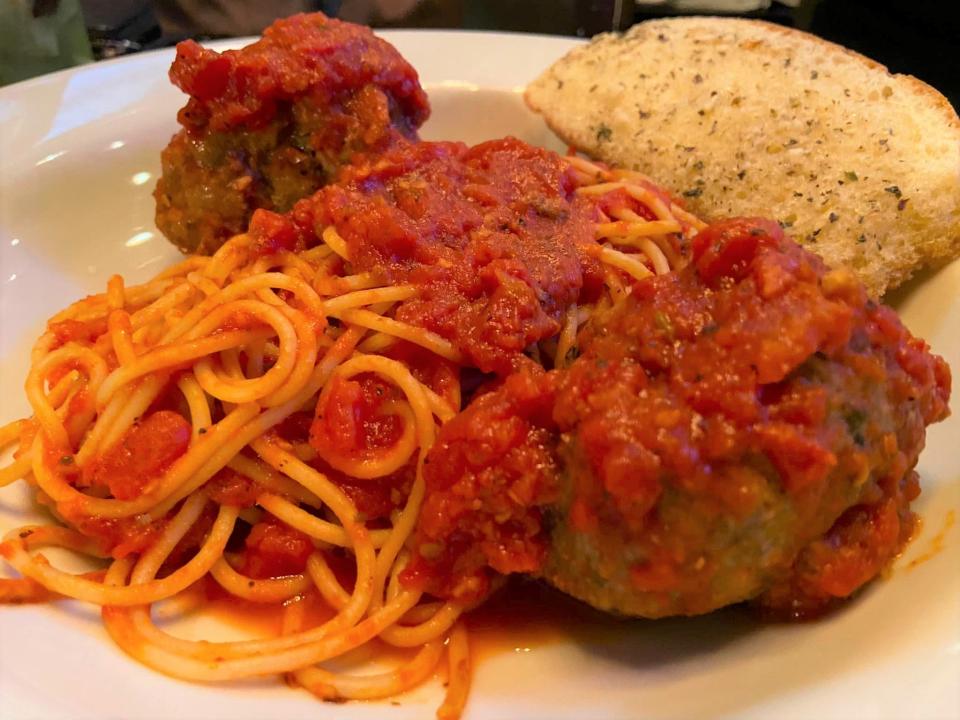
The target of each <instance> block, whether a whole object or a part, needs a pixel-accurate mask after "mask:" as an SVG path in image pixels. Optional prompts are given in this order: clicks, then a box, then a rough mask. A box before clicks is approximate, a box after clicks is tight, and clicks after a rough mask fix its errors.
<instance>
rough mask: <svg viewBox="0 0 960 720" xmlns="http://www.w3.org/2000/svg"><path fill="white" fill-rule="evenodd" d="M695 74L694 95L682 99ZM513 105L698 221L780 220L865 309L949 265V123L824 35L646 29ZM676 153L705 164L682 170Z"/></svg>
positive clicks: (958, 148)
mask: <svg viewBox="0 0 960 720" xmlns="http://www.w3.org/2000/svg"><path fill="white" fill-rule="evenodd" d="M791 62H792V65H791ZM781 66H782V67H781ZM694 72H696V73H697V74H696V75H695V76H694V78H695V81H696V82H701V81H702V84H700V85H697V86H692V85H686V86H682V85H681V83H680V81H681V80H682V79H689V77H690V76H691V75H693V73H694ZM701 73H702V74H703V78H701ZM763 83H767V84H766V85H763ZM706 88H709V89H710V90H711V91H712V95H710V96H708V95H707V94H706V93H705V89H706ZM594 91H595V92H594ZM740 95H742V96H743V97H736V96H740ZM714 96H716V98H717V103H716V105H715V106H714V107H711V106H710V103H709V102H705V98H706V99H713V97H714ZM524 97H525V100H526V102H527V104H528V105H529V107H530V108H531V109H532V110H534V111H535V112H538V113H540V114H541V115H542V116H543V117H544V120H545V121H546V123H547V125H548V126H549V127H550V129H551V130H552V131H553V132H554V133H555V134H557V135H558V136H559V137H560V138H561V139H562V140H564V142H566V143H567V144H569V145H571V146H573V147H575V148H577V149H578V150H581V151H583V152H586V153H587V154H589V155H592V156H594V157H597V158H599V159H601V160H604V161H607V162H610V163H613V164H617V165H623V166H627V167H633V168H635V169H638V170H642V171H644V172H647V173H649V174H651V175H653V176H655V177H656V179H657V180H658V181H659V182H661V183H663V184H665V185H666V186H667V187H671V188H672V189H674V190H675V191H677V192H678V193H680V194H683V195H685V196H686V197H685V201H686V202H687V204H688V206H689V207H690V208H691V209H692V210H693V211H694V212H697V213H699V214H701V215H704V216H706V217H708V218H709V217H719V216H724V215H739V214H762V215H767V216H770V217H774V218H777V219H778V220H781V222H782V223H783V224H785V225H786V226H787V229H788V232H791V233H792V234H793V235H794V237H795V239H797V240H798V241H800V242H803V243H804V244H806V245H808V247H809V248H810V249H811V250H813V251H815V252H818V253H820V254H821V255H822V256H823V257H824V258H825V259H826V260H827V261H828V262H829V263H831V264H833V265H840V264H844V265H849V266H851V267H852V268H853V269H854V270H856V271H857V272H858V273H859V275H860V276H861V278H862V279H863V280H864V282H865V284H866V285H867V287H868V289H869V290H870V291H871V292H872V293H873V294H875V295H877V296H879V295H882V294H883V293H884V292H885V291H886V290H887V289H889V288H892V287H895V286H896V285H898V284H900V283H902V282H903V281H905V280H907V279H908V278H909V277H910V276H911V275H913V274H914V273H915V272H916V271H917V270H918V269H919V268H921V267H923V266H925V265H935V264H939V263H942V262H944V261H947V260H949V259H952V258H954V257H956V256H957V255H960V118H958V116H957V113H956V111H955V110H954V109H953V107H952V106H951V105H950V103H949V101H948V100H947V99H946V98H945V97H944V96H943V95H942V94H941V93H939V92H938V91H937V90H935V89H934V88H932V87H930V86H929V85H927V84H926V83H924V82H922V81H921V80H919V79H917V78H915V77H913V76H911V75H900V74H893V73H890V72H889V70H888V69H887V68H886V67H885V66H884V65H882V64H880V63H878V62H876V61H874V60H872V59H870V58H868V57H866V56H864V55H861V54H860V53H857V52H855V51H853V50H849V49H847V48H844V47H842V46H840V45H837V44H835V43H832V42H830V41H827V40H823V39H822V38H818V37H816V36H813V35H810V34H808V33H805V32H802V31H799V30H795V29H792V28H786V27H782V26H779V25H775V24H772V23H768V22H764V21H760V20H746V19H734V18H718V17H685V18H672V19H667V20H652V21H648V22H645V23H640V24H639V25H636V26H634V28H632V29H631V30H630V31H628V32H627V33H625V34H624V35H615V34H605V35H602V36H598V37H597V38H595V39H594V40H593V41H591V42H590V43H588V44H585V45H582V46H579V47H577V48H575V49H573V50H572V51H571V52H570V53H568V54H567V56H565V57H564V58H562V59H560V60H558V61H557V62H556V63H554V65H553V66H551V67H550V68H549V69H548V70H547V71H546V72H544V73H543V75H541V77H540V78H538V79H537V80H536V81H534V82H533V83H531V85H530V86H529V87H528V88H527V90H526V92H525V95H524ZM788 97H789V104H790V107H789V108H786V107H785V106H784V103H785V100H786V99H787V98H788ZM798 98H799V100H797V99H798ZM741 99H742V100H743V101H744V102H743V104H742V106H740V105H739V104H738V103H737V100H741ZM698 102H699V103H703V105H704V107H706V108H707V109H706V111H704V110H700V111H699V112H700V116H705V118H702V117H698V115H697V114H696V110H695V108H694V107H693V106H692V103H698ZM794 103H796V104H794ZM631 107H635V108H637V109H640V116H641V118H642V117H643V115H644V112H643V109H644V108H646V109H647V110H650V111H651V113H652V115H653V117H652V118H651V119H650V120H649V121H647V122H646V123H644V122H642V120H641V119H636V117H635V116H633V115H630V114H629V113H628V112H627V109H628V108H631ZM707 120H710V122H707ZM711 123H712V125H711ZM747 126H749V127H750V131H749V132H748V131H745V130H743V127H747ZM798 128H799V130H798ZM811 128H812V130H811ZM715 132H716V135H715V136H714V133H715ZM800 133H804V134H800ZM888 135H889V137H888ZM720 138H722V140H721V139H720ZM767 140H769V144H768V145H767V146H766V148H765V147H764V146H763V142H764V141H767ZM787 143H795V144H796V145H797V147H790V146H789V145H786V144H787ZM814 143H816V144H814ZM781 145H786V147H785V148H781V147H780V146H781ZM681 146H683V147H684V148H690V149H694V150H698V151H702V152H703V153H704V154H703V155H701V156H700V157H699V158H698V159H697V160H696V161H691V157H692V156H690V155H686V154H685V153H684V152H683V151H682V150H680V149H678V148H681ZM784 150H786V152H784ZM795 153H799V154H795ZM693 166H697V167H700V168H701V169H700V170H698V171H696V172H695V171H694V170H693V169H692V167H693ZM741 166H742V169H740V172H741V173H747V174H748V180H747V182H745V183H743V184H741V185H737V178H738V177H739V178H740V180H743V179H744V177H743V175H739V174H737V173H736V172H734V171H735V169H736V168H740V167H741ZM845 178H849V179H850V180H849V181H847V182H845ZM764 180H766V182H764ZM694 182H696V183H699V184H698V185H696V186H694V185H692V183H694ZM788 190H789V191H790V193H789V194H788V193H787V191H788ZM744 195H745V196H744Z"/></svg>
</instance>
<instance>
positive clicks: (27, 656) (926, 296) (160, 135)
mask: <svg viewBox="0 0 960 720" xmlns="http://www.w3.org/2000/svg"><path fill="white" fill-rule="evenodd" d="M384 36H385V37H387V38H388V39H389V40H390V41H391V42H393V43H394V44H395V45H396V46H397V47H398V49H399V50H400V51H401V52H402V53H403V54H404V55H405V56H406V58H407V59H408V60H410V61H411V63H412V64H413V65H414V66H415V67H416V68H417V69H418V70H419V72H420V74H421V79H422V81H423V83H424V85H425V86H426V87H427V89H428V91H429V92H430V96H431V101H432V103H433V117H432V118H431V120H430V121H429V123H428V124H427V126H426V127H425V129H424V135H425V136H426V137H427V138H435V139H436V138H445V139H456V138H459V139H463V140H467V141H471V142H475V141H479V140H482V139H487V138H492V137H497V136H501V135H505V134H514V135H517V136H519V137H521V138H523V139H525V140H528V141H530V142H533V143H539V144H549V145H552V146H553V147H555V148H556V147H559V144H558V143H557V141H556V140H555V139H553V138H552V137H551V136H550V134H549V132H548V131H547V130H546V128H545V127H544V125H543V124H542V123H541V121H540V120H539V119H537V118H536V117H534V116H532V115H531V114H530V113H529V112H528V111H527V110H526V109H525V108H524V106H523V103H522V101H521V98H520V95H519V90H520V89H521V88H522V86H523V85H524V84H525V83H526V82H528V81H529V80H531V79H532V78H533V77H535V76H536V75H537V74H538V73H539V72H540V71H541V70H542V69H543V68H545V67H546V66H547V65H548V64H549V63H550V62H552V61H553V60H554V59H556V58H557V57H559V56H560V55H561V54H562V53H563V52H565V51H566V50H567V49H569V48H570V47H571V45H572V43H573V41H571V40H565V39H560V38H545V37H534V36H520V35H504V34H488V33H482V34H481V33H450V32H391V33H384ZM234 44H236V43H234ZM172 58H173V51H172V50H166V51H162V52H157V53H147V54H144V55H139V56H134V57H132V58H129V59H122V60H117V61H112V62H106V63H101V64H98V65H95V66H87V67H83V68H79V69H76V70H73V71H67V72H62V73H58V74H55V75H51V76H47V77H44V78H40V79H38V80H34V81H31V82H27V83H23V84H20V85H15V86H13V87H10V88H7V89H4V90H0V387H2V391H0V422H3V421H6V420H10V419H12V418H14V417H18V416H21V415H23V414H25V413H26V412H27V404H26V401H25V400H24V398H23V393H22V390H21V388H22V385H23V379H24V377H25V375H26V368H27V352H28V348H29V346H30V343H31V342H32V340H33V339H34V338H35V337H36V335H37V334H38V333H39V331H40V330H41V329H42V327H43V323H44V320H45V319H46V318H47V317H48V316H49V315H51V314H52V313H54V312H55V311H56V310H58V309H60V308H61V307H63V306H65V305H66V304H68V303H69V302H71V301H72V300H74V299H76V298H78V297H80V296H82V295H84V294H87V293H92V292H99V291H102V289H103V288H104V283H105V282H106V280H107V278H108V277H109V275H110V274H112V273H115V272H120V273H122V274H124V275H125V276H126V277H127V279H128V280H131V281H140V280H143V279H146V278H147V277H148V276H150V275H152V274H153V273H155V272H157V271H158V270H160V269H161V268H163V267H164V266H165V265H167V264H168V263H170V262H171V261H173V260H174V259H175V258H176V257H177V253H176V252H175V251H174V250H173V249H172V248H171V247H170V246H169V245H168V244H167V243H166V241H164V240H163V238H162V237H160V236H159V234H158V233H157V232H156V228H155V227H154V225H153V200H152V198H151V195H150V193H151V191H152V189H153V184H154V182H155V180H156V174H157V172H158V169H159V153H160V150H161V148H162V147H163V146H164V145H165V144H166V142H167V140H168V139H169V137H170V135H171V133H173V132H174V130H175V127H176V126H175V114H176V110H177V109H178V108H179V107H180V105H181V104H182V103H183V97H182V96H181V95H180V94H179V93H178V91H177V90H176V89H174V88H173V87H172V86H171V85H170V84H169V82H168V81H167V77H166V71H167V67H168V66H169V64H170V61H171V60H172ZM898 304H899V307H900V309H901V310H902V311H903V315H904V318H905V320H906V322H907V324H908V325H909V326H910V327H911V328H912V329H913V330H914V332H916V333H918V334H920V335H921V336H923V337H925V338H926V339H927V340H929V342H930V343H931V345H932V346H933V348H934V350H936V351H937V352H939V353H941V354H943V355H944V356H945V357H946V358H947V359H948V361H949V362H950V363H951V364H952V365H953V367H954V368H955V369H960V263H954V264H953V265H952V266H949V267H947V268H945V269H943V270H941V271H940V272H938V273H933V274H928V275H927V276H926V277H925V278H924V279H923V281H922V282H919V283H914V284H913V285H912V286H911V287H910V288H908V289H907V290H906V291H905V292H902V293H900V295H899V296H898ZM955 405H956V401H955ZM958 440H960V416H957V417H954V418H952V419H951V420H948V421H947V422H945V423H942V424H940V425H937V426H935V427H934V428H932V429H931V431H930V433H929V436H928V441H929V442H928V447H927V450H926V451H925V452H924V454H923V455H922V457H921V459H920V467H919V470H920V474H921V476H922V479H923V487H924V490H923V495H922V496H921V498H920V500H919V501H918V503H917V508H918V510H919V511H920V513H921V514H922V516H923V519H924V525H923V531H922V533H921V534H920V536H919V537H918V538H917V540H916V541H915V542H914V543H913V544H912V545H911V546H910V548H909V549H908V551H907V553H906V555H905V557H904V558H902V559H901V561H900V562H898V563H897V566H896V569H895V570H894V571H893V573H892V575H891V577H890V578H889V579H888V580H887V581H885V582H880V583H877V584H875V585H874V586H873V587H871V588H870V589H869V590H868V591H867V592H866V593H864V594H863V596H861V597H860V598H859V599H857V600H856V601H855V602H854V603H852V604H851V605H850V606H849V607H847V608H846V609H845V610H843V611H842V612H839V613H837V614H835V615H833V616H831V617H829V618H827V619H825V620H822V621H819V622H816V623H811V624H805V625H795V626H782V625H764V624H760V623H757V622H755V621H753V620H752V619H751V618H750V617H749V616H746V615H744V614H742V613H738V612H736V611H728V612H724V613H719V614H716V615H712V616H709V617H705V618H698V619H693V620H669V621H661V622H635V623H621V624H616V625H613V624H611V626H609V627H606V628H602V627H601V628H597V627H596V626H595V625H589V626H584V625H583V624H582V623H579V622H573V621H571V624H570V626H569V627H566V628H565V627H560V628H559V629H558V633H559V634H558V638H557V639H555V640H554V641H552V642H549V643H541V644H539V645H538V644H534V645H533V646H531V647H529V648H527V647H526V645H525V643H526V642H527V640H528V639H529V636H528V634H526V633H525V631H524V629H523V628H520V627H518V628H515V629H514V632H516V637H517V641H518V642H517V648H515V650H514V651H512V652H511V651H507V652H501V653H498V654H493V655H488V656H486V657H485V658H484V659H483V660H482V662H481V663H480V664H479V667H478V668H477V670H476V675H475V684H474V691H473V694H472V698H471V701H470V705H469V708H468V713H467V716H468V718H519V717H524V718H543V719H544V720H547V719H549V720H559V719H561V718H591V719H593V718H615V719H617V720H620V719H625V718H635V717H641V716H642V717H644V718H678V719H679V718H718V717H738V718H771V717H776V718H803V719H807V718H820V719H824V720H828V719H830V718H838V719H839V718H843V719H844V720H846V719H848V718H889V719H890V720H894V719H896V720H899V719H900V718H907V717H910V718H957V717H960V572H958V568H960V536H958V533H960V531H958V528H957V527H952V528H948V527H947V526H948V521H947V516H948V513H949V512H951V511H952V510H953V509H954V508H956V507H957V506H958V505H960V454H958V453H957V443H958ZM25 500H26V497H25V494H24V493H23V492H22V490H21V489H18V488H16V487H11V488H6V489H4V490H3V491H2V492H0V529H6V528H7V527H9V526H11V525H13V524H16V523H19V522H22V520H21V519H19V518H17V517H16V516H15V512H16V511H18V510H19V509H22V508H23V507H24V503H25ZM938 542H939V543H940V544H941V545H942V549H941V550H940V551H939V552H934V551H935V550H936V547H937V546H938V545H937V543H938ZM925 554H932V557H931V558H930V559H928V560H926V561H924V562H922V563H920V564H918V565H917V566H916V567H913V568H912V569H911V568H910V564H911V560H912V559H915V558H919V557H921V556H923V555H925ZM611 628H612V629H611ZM594 630H597V632H598V633H599V634H592V633H593V631H594ZM439 697H440V689H439V688H438V687H437V686H436V685H430V686H428V687H425V688H423V689H421V690H418V691H416V692H415V693H413V694H411V695H408V696H406V697H403V698H401V705H400V706H393V705H389V704H363V703H354V704H348V705H339V706H324V705H319V704H318V703H317V702H316V701H315V700H313V699H312V698H311V697H310V696H309V695H308V694H306V693H305V692H302V691H293V690H290V689H288V688H286V687H284V686H283V685H282V684H280V683H279V682H276V681H273V680H264V681H261V682H251V683H241V684H238V685H232V686H226V685H216V686H202V685H191V684H188V683H184V682H180V681H177V680H171V679H169V678H166V677H164V676H162V675H158V674H155V673H154V672H152V671H150V670H148V669H146V668H144V667H141V666H140V665H138V664H137V663H136V662H134V661H132V660H130V659H129V658H127V657H126V656H124V655H123V654H122V653H121V652H120V651H119V650H117V649H116V648H115V647H114V646H113V644H112V643H111V642H110V641H109V639H108V638H107V636H106V634H105V632H104V631H103V630H102V628H101V627H100V624H99V621H98V618H97V616H96V613H93V612H91V611H90V610H89V609H87V608H83V607H81V606H79V605H74V604H61V605H58V606H56V607H46V606H41V607H15V608H0V717H3V718H20V717H31V718H64V719H67V718H69V719H71V720H76V719H79V718H103V717H117V718H128V719H134V718H169V717H177V718H231V719H232V720H242V719H244V718H249V719H251V720H253V719H259V718H267V717H274V718H284V720H294V719H296V718H316V717H326V718H331V719H332V720H356V719H358V718H425V717H430V716H432V714H433V712H434V709H435V708H436V706H437V704H438V702H439Z"/></svg>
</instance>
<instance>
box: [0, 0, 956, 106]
mask: <svg viewBox="0 0 960 720" xmlns="http://www.w3.org/2000/svg"><path fill="white" fill-rule="evenodd" d="M315 10H321V11H323V12H325V13H327V14H328V15H331V16H336V17H339V18H341V19H344V20H350V21H352V22H358V23H364V24H367V25H372V26H373V27H391V28H396V27H416V28H469V29H482V30H505V31H514V32H535V33H546V34H555V35H576V36H580V37H590V36H592V35H594V34H596V33H599V32H605V31H609V30H624V29H626V28H628V27H629V26H630V25H632V24H634V23H637V22H641V21H643V20H646V19H650V18H656V17H666V16H670V15H682V14H704V13H709V14H719V15H738V16H744V17H754V18H761V19H764V20H769V21H771V22H775V23H779V24H781V25H786V26H789V27H796V28H799V29H802V30H807V31H809V32H812V33H814V34H816V35H819V36H821V37H823V38H826V39H828V40H832V41H834V42H838V43H841V44H842V45H846V46H847V47H849V48H852V49H854V50H857V51H859V52H861V53H863V54H864V55H868V56H870V57H872V58H874V59H876V60H878V61H880V62H882V63H883V64H884V65H886V66H887V67H889V68H890V70H891V71H893V72H902V73H910V74H912V75H916V76H917V77H919V78H921V79H922V80H924V81H926V82H928V83H930V84H931V85H933V86H934V87H936V88H937V89H939V90H940V91H941V92H942V93H943V94H944V95H946V96H947V97H948V98H949V99H950V101H951V102H952V103H953V104H954V106H960V2H958V1H957V0H909V1H908V0H780V1H779V2H778V1H776V0H270V1H269V2H265V1H264V0H0V85H2V84H8V83H11V82H16V81H18V80H21V79H24V78H27V77H32V76H34V75H38V74H42V73H44V72H50V71H52V70H56V69H59V68H63V67H69V66H71V65H76V64H80V63H83V62H94V61H97V60H102V59H106V58H111V57H116V56H118V55H125V54H128V53H134V52H139V51H142V50H148V49H153V48H158V47H164V46H167V45H171V44H173V43H176V42H177V41H179V40H183V39H184V38H188V37H192V38H197V39H213V38H224V37H236V36H245V35H256V34H258V33H259V32H260V31H261V30H262V29H263V28H264V27H266V26H267V25H269V24H270V23H271V22H272V21H273V20H275V19H276V18H278V17H284V16H286V15H291V14H293V13H296V12H311V11H315Z"/></svg>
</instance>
